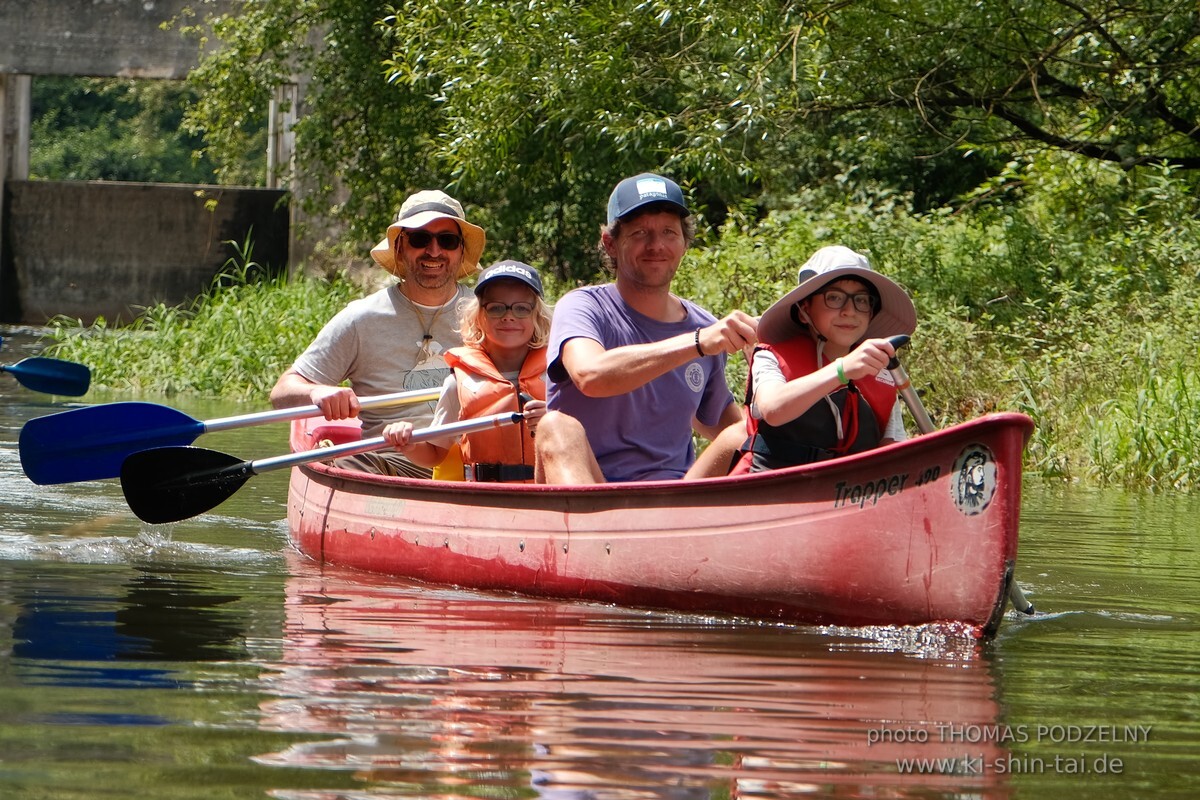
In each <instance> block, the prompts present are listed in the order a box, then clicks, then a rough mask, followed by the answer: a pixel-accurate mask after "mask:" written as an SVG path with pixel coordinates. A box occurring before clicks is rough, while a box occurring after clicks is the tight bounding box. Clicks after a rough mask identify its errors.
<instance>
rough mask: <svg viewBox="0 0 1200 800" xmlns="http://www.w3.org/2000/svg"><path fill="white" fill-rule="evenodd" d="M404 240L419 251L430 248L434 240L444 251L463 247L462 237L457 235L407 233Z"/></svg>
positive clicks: (426, 232)
mask: <svg viewBox="0 0 1200 800" xmlns="http://www.w3.org/2000/svg"><path fill="white" fill-rule="evenodd" d="M404 238H405V239H407V240H408V244H409V246H410V247H414V248H416V249H417V250H424V249H425V248H426V247H429V243H430V242H432V241H433V240H434V239H436V240H437V243H438V247H440V248H442V249H443V250H457V249H458V248H459V247H460V246H461V245H462V237H461V236H459V235H458V234H457V233H449V232H445V233H433V232H432V231H420V230H418V231H405V232H404Z"/></svg>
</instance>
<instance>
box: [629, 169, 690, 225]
mask: <svg viewBox="0 0 1200 800" xmlns="http://www.w3.org/2000/svg"><path fill="white" fill-rule="evenodd" d="M650 203H667V204H669V205H671V206H674V210H675V211H677V213H678V214H679V216H681V217H686V216H687V215H689V214H691V213H692V212H690V211H688V207H687V203H685V202H684V200H683V190H682V189H680V188H679V184H678V183H676V182H675V181H673V180H671V179H670V178H664V177H663V176H661V175H655V174H654V173H652V172H643V173H642V174H641V175H634V176H633V177H632V178H626V179H625V180H623V181H621V182H620V183H618V184H617V188H615V189H613V191H612V194H611V195H609V197H608V224H609V225H612V224H613V223H614V222H616V221H617V220H619V219H624V218H625V217H628V216H629V215H630V214H632V213H633V212H634V211H637V210H638V209H639V208H641V207H643V206H646V205H649V204H650Z"/></svg>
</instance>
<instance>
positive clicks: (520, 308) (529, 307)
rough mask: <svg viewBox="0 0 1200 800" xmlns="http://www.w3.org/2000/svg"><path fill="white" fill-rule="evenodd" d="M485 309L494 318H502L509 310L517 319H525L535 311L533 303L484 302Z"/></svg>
mask: <svg viewBox="0 0 1200 800" xmlns="http://www.w3.org/2000/svg"><path fill="white" fill-rule="evenodd" d="M483 311H484V313H485V314H487V315H488V316H489V317H491V318H492V319H502V318H503V317H504V315H505V314H507V313H508V312H509V311H512V315H513V316H514V317H516V318H517V319H525V318H526V317H528V316H529V315H530V314H532V313H533V303H512V304H511V305H510V304H508V303H484V305H483Z"/></svg>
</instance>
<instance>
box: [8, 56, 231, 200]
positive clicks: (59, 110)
mask: <svg viewBox="0 0 1200 800" xmlns="http://www.w3.org/2000/svg"><path fill="white" fill-rule="evenodd" d="M31 95H32V97H31V110H30V111H31V118H32V119H31V123H30V153H29V160H30V165H29V171H30V176H31V177H33V178H35V179H37V178H40V179H45V180H70V181H79V180H113V181H148V182H159V183H212V182H213V179H214V169H213V164H212V163H211V162H210V161H208V160H207V159H204V158H202V157H199V156H198V155H197V154H196V151H197V150H198V149H199V148H200V145H201V142H200V139H199V138H198V137H196V136H191V135H188V134H186V133H185V132H183V131H181V130H180V129H179V122H180V119H181V118H182V116H183V110H184V108H185V106H186V105H187V103H188V102H189V100H190V99H191V97H192V94H191V91H190V90H189V89H188V88H187V87H185V86H183V85H181V84H179V83H176V82H172V81H150V80H142V81H131V80H101V79H97V78H69V77H68V78H64V77H39V78H37V79H36V80H34V81H33V88H32V91H31Z"/></svg>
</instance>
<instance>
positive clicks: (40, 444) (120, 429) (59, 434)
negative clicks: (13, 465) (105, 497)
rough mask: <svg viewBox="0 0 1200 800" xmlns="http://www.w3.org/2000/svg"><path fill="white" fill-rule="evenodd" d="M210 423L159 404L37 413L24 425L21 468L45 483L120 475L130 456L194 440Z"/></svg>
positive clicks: (89, 479) (132, 403) (137, 404)
mask: <svg viewBox="0 0 1200 800" xmlns="http://www.w3.org/2000/svg"><path fill="white" fill-rule="evenodd" d="M202 433H204V423H202V422H200V421H199V420H196V419H192V418H191V417H189V416H188V415H187V414H184V413H183V412H182V411H177V410H175V409H173V408H171V407H169V406H162V405H158V404H157V403H139V402H125V403H106V404H104V405H99V406H89V407H87V408H75V409H71V410H70V411H61V412H59V413H57V414H47V415H46V416H44V417H35V418H34V419H31V420H29V421H28V422H26V423H25V425H24V426H23V427H22V428H21V436H20V443H19V448H20V452H21V468H22V469H24V470H25V475H26V476H28V478H29V480H31V481H33V482H34V483H36V484H39V485H42V486H44V485H47V484H53V483H74V482H76V481H95V480H103V479H105V478H116V477H118V476H119V475H120V474H121V465H122V464H124V463H125V459H126V458H128V457H129V456H131V455H133V454H134V453H136V452H139V451H141V450H148V449H150V448H152V447H173V446H182V445H188V444H191V443H192V442H193V441H195V440H196V437H197V436H199V435H200V434H202Z"/></svg>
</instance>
